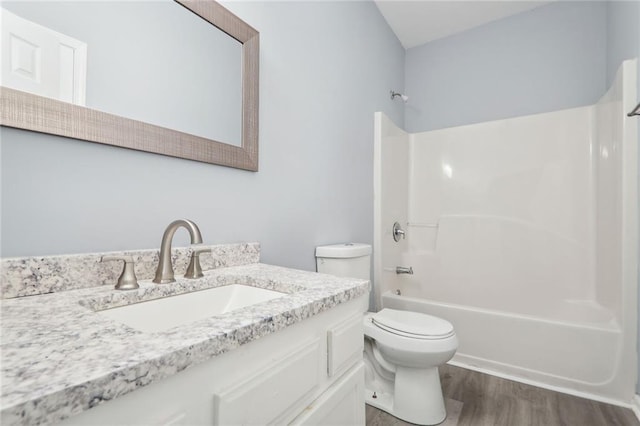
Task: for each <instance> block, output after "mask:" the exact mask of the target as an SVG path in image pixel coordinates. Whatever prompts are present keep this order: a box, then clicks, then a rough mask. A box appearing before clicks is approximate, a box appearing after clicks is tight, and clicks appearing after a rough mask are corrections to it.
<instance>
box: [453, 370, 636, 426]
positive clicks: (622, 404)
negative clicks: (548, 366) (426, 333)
mask: <svg viewBox="0 0 640 426" xmlns="http://www.w3.org/2000/svg"><path fill="white" fill-rule="evenodd" d="M447 364H450V365H453V366H456V367H461V368H466V369H467V370H473V371H477V372H479V373H484V374H488V375H490V376H496V377H500V378H501V379H507V380H511V381H514V382H519V383H524V384H526V385H531V386H536V387H538V388H543V389H549V390H552V391H555V392H560V393H565V394H568V395H573V396H577V397H579V398H584V399H590V400H592V401H598V402H604V403H605V404H610V405H615V406H618V407H624V408H629V409H631V410H633V412H634V413H635V415H636V417H638V419H639V420H640V395H635V398H634V399H633V403H631V404H630V403H628V402H624V401H620V400H617V399H613V398H607V397H603V396H600V395H595V394H592V393H589V392H581V391H577V390H574V389H569V388H565V387H562V386H554V385H549V384H547V383H543V382H539V381H536V380H531V379H525V378H522V377H518V376H515V375H511V374H506V373H500V372H497V371H494V370H490V369H487V368H482V367H477V366H475V365H471V364H467V363H465V362H460V361H454V360H451V361H449V362H447Z"/></svg>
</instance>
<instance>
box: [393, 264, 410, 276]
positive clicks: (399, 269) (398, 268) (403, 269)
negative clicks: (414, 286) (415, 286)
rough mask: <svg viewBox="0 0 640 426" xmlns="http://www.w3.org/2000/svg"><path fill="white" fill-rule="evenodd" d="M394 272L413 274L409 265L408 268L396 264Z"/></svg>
mask: <svg viewBox="0 0 640 426" xmlns="http://www.w3.org/2000/svg"><path fill="white" fill-rule="evenodd" d="M396 274H409V275H413V267H412V266H409V267H408V268H407V267H406V266H396Z"/></svg>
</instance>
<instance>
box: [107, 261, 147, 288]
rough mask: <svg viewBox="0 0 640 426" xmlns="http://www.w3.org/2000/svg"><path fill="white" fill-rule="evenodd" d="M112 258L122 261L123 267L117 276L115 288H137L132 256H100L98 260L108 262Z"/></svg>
mask: <svg viewBox="0 0 640 426" xmlns="http://www.w3.org/2000/svg"><path fill="white" fill-rule="evenodd" d="M112 260H122V261H124V269H123V270H122V273H121V274H120V277H119V278H118V283H117V284H116V287H115V288H116V290H135V289H136V288H139V287H140V286H139V285H138V278H136V272H135V270H134V269H133V257H131V256H102V257H101V258H100V262H108V261H112Z"/></svg>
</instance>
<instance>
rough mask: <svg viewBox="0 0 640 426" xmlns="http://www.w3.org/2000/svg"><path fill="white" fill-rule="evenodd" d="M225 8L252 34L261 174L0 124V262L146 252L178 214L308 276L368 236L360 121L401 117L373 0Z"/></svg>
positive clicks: (400, 56)
mask: <svg viewBox="0 0 640 426" xmlns="http://www.w3.org/2000/svg"><path fill="white" fill-rule="evenodd" d="M226 5H227V6H228V7H229V9H231V10H232V11H233V12H234V13H235V14H237V15H238V16H240V17H241V18H243V19H244V20H246V21H247V22H248V23H249V24H250V25H252V26H253V27H254V28H256V29H258V30H259V31H260V37H261V52H260V56H261V58H260V61H261V63H260V84H261V86H260V171H259V172H258V173H251V172H246V171H241V170H235V169H230V168H225V167H220V166H213V165H208V164H203V163H197V162H192V161H187V160H180V159H174V158H169V157H164V156H160V155H155V154H148V153H142V152H136V151H131V150H126V149H119V148H114V147H109V146H103V145H99V144H93V143H87V142H80V141H76V140H71V139H65V138H60V137H53V136H49V135H44V134H37V133H32V132H27V131H22V130H15V129H7V128H2V129H1V130H0V136H1V145H0V147H1V166H2V171H1V179H2V182H1V185H2V186H1V189H2V207H1V208H2V210H1V212H2V217H1V232H2V236H1V241H2V247H1V250H2V253H1V254H2V255H3V256H22V255H44V254H56V253H80V252H93V251H102V250H121V249H134V248H153V247H159V244H160V238H161V236H162V232H163V230H164V228H165V227H166V225H167V224H168V223H169V222H170V221H172V220H173V219H176V218H180V217H186V218H191V219H193V220H194V221H196V222H197V223H198V224H199V225H200V228H201V230H202V233H203V237H204V240H205V242H206V243H223V242H238V241H259V242H261V243H262V261H263V262H266V263H271V264H276V265H284V266H289V267H295V268H302V269H307V270H313V269H315V259H314V247H315V246H316V245H319V244H326V243H336V242H341V241H361V242H365V243H371V242H372V230H373V187H372V179H373V164H372V163H373V113H374V111H384V112H385V113H386V114H388V115H389V116H390V117H391V118H392V119H393V120H394V121H396V122H400V123H401V122H402V121H403V118H404V117H403V106H402V103H400V102H392V101H391V100H390V99H389V95H388V94H389V90H390V89H391V88H402V87H403V86H404V81H403V79H404V75H403V64H404V49H403V48H402V47H401V45H400V43H399V42H398V40H397V39H396V37H395V36H394V35H393V33H392V32H391V30H390V29H389V28H388V26H387V24H386V23H385V21H384V20H383V18H382V16H381V15H380V13H379V12H378V9H377V8H376V6H375V5H374V3H372V2H316V3H312V2H300V3H293V2H291V3H283V2H251V3H249V2H232V3H227V4H226ZM186 235H187V233H186V231H182V230H181V231H179V233H178V234H176V243H177V244H187V238H186Z"/></svg>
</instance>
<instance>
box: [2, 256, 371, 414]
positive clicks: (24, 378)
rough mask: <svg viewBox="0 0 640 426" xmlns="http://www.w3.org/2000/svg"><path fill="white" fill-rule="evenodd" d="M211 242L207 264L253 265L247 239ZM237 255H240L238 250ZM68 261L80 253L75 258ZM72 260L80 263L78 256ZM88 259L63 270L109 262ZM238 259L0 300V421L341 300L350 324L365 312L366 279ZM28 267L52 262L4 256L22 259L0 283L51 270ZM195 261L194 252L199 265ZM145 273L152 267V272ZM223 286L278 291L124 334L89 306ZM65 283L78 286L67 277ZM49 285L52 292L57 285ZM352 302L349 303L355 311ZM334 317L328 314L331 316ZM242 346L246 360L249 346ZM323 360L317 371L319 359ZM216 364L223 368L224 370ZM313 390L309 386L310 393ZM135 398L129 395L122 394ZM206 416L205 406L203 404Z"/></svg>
mask: <svg viewBox="0 0 640 426" xmlns="http://www.w3.org/2000/svg"><path fill="white" fill-rule="evenodd" d="M215 247H217V249H214V252H216V253H217V255H218V260H217V262H213V263H209V265H212V264H216V265H228V264H230V263H233V262H234V261H235V260H233V259H239V258H244V259H245V260H246V259H253V260H254V262H255V261H257V260H258V257H259V246H258V245H257V244H248V245H229V246H214V248H215ZM239 253H244V254H243V255H242V256H241V255H240V254H239ZM225 254H229V257H225ZM245 255H246V256H245ZM96 256H97V257H98V258H99V255H91V256H90V257H92V258H94V257H96ZM78 259H82V256H80V257H78ZM79 263H80V264H87V262H85V261H83V260H81V261H80V262H79ZM88 263H89V264H91V267H87V268H86V269H85V270H84V271H83V272H81V271H73V272H69V274H70V276H73V277H76V279H78V280H79V281H83V280H85V279H86V280H87V281H91V280H92V279H93V278H94V277H92V276H87V275H84V274H89V275H91V274H94V273H95V268H97V267H100V268H102V267H104V268H111V267H112V265H110V264H98V265H93V263H92V262H88ZM246 263H247V264H244V265H240V266H230V267H222V268H217V269H211V270H208V271H205V277H203V278H200V279H196V280H187V279H184V278H180V275H179V274H176V279H177V281H176V282H175V283H171V284H162V285H157V284H153V283H151V282H149V281H145V280H144V278H143V277H145V276H146V277H147V278H149V277H150V275H148V274H147V275H143V274H142V273H140V275H142V277H141V276H139V278H140V288H139V289H137V290H129V291H118V290H114V289H113V287H112V285H113V284H114V283H115V279H116V278H117V274H116V275H113V276H110V278H109V279H112V280H113V281H112V282H101V284H109V285H101V286H98V287H91V288H81V289H74V290H68V291H59V292H56V293H51V294H42V295H35V296H30V297H15V298H11V299H5V300H2V301H1V302H0V308H1V327H2V328H1V331H2V347H1V356H2V375H1V377H0V380H1V383H2V395H1V397H0V404H1V408H0V409H1V412H0V414H1V420H2V424H7V425H8V424H29V425H32V424H48V423H55V422H59V421H61V420H63V419H65V418H68V417H69V416H73V415H74V414H78V413H81V412H83V411H85V410H88V409H89V408H92V407H95V406H97V405H99V404H102V403H103V402H105V401H109V400H112V399H114V398H118V397H120V396H122V395H125V394H129V393H130V392H131V391H133V390H136V389H138V388H141V387H145V386H147V385H149V384H152V383H154V382H158V381H159V380H160V379H164V378H167V377H169V376H173V375H175V374H176V373H178V372H181V371H182V370H184V369H186V368H187V367H191V366H194V365H196V364H202V363H203V362H205V361H207V360H210V359H212V358H214V357H218V356H221V355H223V354H225V353H227V352H229V351H231V350H234V349H237V348H239V347H244V345H247V344H251V343H252V342H253V343H255V344H257V342H254V341H256V340H259V339H260V340H259V341H260V342H262V340H268V339H266V336H270V335H280V333H276V332H278V331H281V330H285V329H289V328H291V327H293V326H296V325H297V324H299V323H301V322H302V323H303V324H304V323H306V322H307V321H304V320H306V319H309V318H311V317H316V316H318V318H329V317H327V315H335V314H331V312H333V311H334V309H337V310H339V309H345V308H341V307H340V306H341V305H345V306H347V305H349V306H354V307H352V308H349V309H352V310H355V312H358V315H357V319H358V320H359V318H361V316H360V315H361V313H362V311H363V310H365V309H366V299H367V293H368V290H369V282H368V281H366V280H358V279H346V278H337V277H331V276H327V275H322V274H316V273H312V272H305V271H297V270H292V269H287V268H282V267H277V266H270V265H264V264H260V263H249V262H246ZM35 264H39V265H55V264H56V261H54V260H52V259H51V258H38V259H30V260H23V261H18V260H7V261H5V263H4V265H22V266H19V268H18V269H19V270H20V271H22V272H21V274H22V275H21V274H20V273H18V272H16V267H13V268H9V271H3V288H5V289H19V288H24V287H21V286H22V285H23V284H22V282H33V281H34V280H35V281H37V282H49V278H51V276H53V275H54V274H57V273H58V271H60V270H61V269H59V268H57V267H51V268H50V269H48V270H47V272H46V273H45V272H43V268H42V266H41V267H40V269H39V271H40V272H39V273H41V274H42V276H41V277H33V276H31V278H29V277H27V276H26V275H28V274H27V273H26V272H25V271H28V270H31V271H32V274H34V273H36V271H38V268H37V267H35V268H30V267H27V266H24V265H35ZM205 264H206V262H205V260H204V258H203V266H204V265H205ZM138 266H140V265H138ZM142 269H144V268H142ZM148 269H149V270H150V271H153V268H148ZM18 276H20V277H21V278H20V279H21V282H5V280H6V279H7V277H18ZM102 279H103V278H101V280H102ZM63 281H64V280H63ZM227 284H246V285H250V286H254V287H260V288H265V289H271V290H277V291H281V292H283V293H286V294H284V295H283V297H280V298H277V299H273V300H269V301H266V302H262V303H258V304H255V305H252V306H248V307H245V308H242V309H239V310H237V311H234V312H231V313H227V314H223V315H217V316H213V317H210V318H206V319H203V320H199V321H196V322H194V323H190V324H186V325H184V326H177V327H174V328H172V329H169V330H167V331H164V332H156V333H143V332H140V331H137V330H134V329H132V328H129V327H127V326H125V325H123V324H122V323H119V322H116V321H113V320H110V319H108V318H105V317H104V316H102V315H100V314H99V313H97V312H95V311H96V310H100V309H105V308H109V307H115V306H121V305H126V304H130V303H134V302H139V301H145V300H151V299H154V298H159V297H164V296H168V295H175V294H180V293H184V292H191V291H196V290H203V289H207V288H213V287H218V286H223V285H227ZM70 286H71V287H78V286H81V285H78V284H77V283H72V282H70ZM52 288H55V289H56V290H57V289H58V288H59V286H54V287H52ZM350 303H351V304H350ZM353 303H356V304H357V305H358V306H357V307H355V306H356V305H353ZM336 312H338V311H336ZM340 312H342V311H340ZM345 312H346V311H345ZM167 314H168V315H170V313H167ZM323 315H324V317H323ZM338 319H339V317H338V318H334V320H335V321H337V320H338ZM314 321H316V320H314ZM318 321H319V320H318ZM317 327H320V328H322V327H326V326H325V325H318V326H317ZM294 328H295V327H294ZM320 328H319V329H320ZM298 333H299V332H298ZM261 338H262V339H261ZM316 340H318V341H319V342H320V343H318V344H316V345H315V346H313V348H316V349H318V348H319V350H322V344H323V343H322V339H316ZM324 341H326V337H325V339H324ZM324 344H325V346H324V348H325V349H324V350H325V353H326V343H324ZM318 345H319V346H318ZM280 346H282V343H281V344H280ZM356 349H358V348H356ZM247 350H248V351H249V352H250V353H253V354H254V355H253V356H255V353H256V352H255V351H251V350H249V349H247ZM314 350H315V349H314ZM359 351H360V356H361V353H362V349H361V348H359ZM305 353H306V352H305ZM259 356H260V357H263V358H264V357H266V358H269V355H268V353H260V355H259ZM227 358H229V357H227ZM232 358H233V357H232ZM304 359H307V358H304ZM314 359H315V358H314ZM324 360H325V361H324V362H325V367H324V371H325V372H326V357H325V358H324ZM360 362H361V359H360ZM205 364H206V363H205ZM226 369H227V370H229V367H227V368H226ZM354 374H355V373H354ZM318 377H321V376H318ZM354 377H355V376H354ZM358 377H359V376H358ZM232 378H233V376H232ZM318 389H320V388H319V387H318V388H316V387H314V388H313V390H314V391H317V392H319V390H318ZM141 392H142V391H141ZM317 392H316V394H314V393H313V392H311V393H309V398H311V397H317ZM135 394H137V392H136V393H134V394H132V395H135ZM314 395H315V396H314ZM354 395H355V394H354ZM221 398H222V397H221ZM209 399H211V396H209ZM117 401H118V400H116V401H114V402H113V403H115V402H117ZM224 401H225V400H224V398H223V399H220V400H219V401H218V404H223V405H224ZM107 406H109V404H106V405H105V407H107ZM92 411H93V410H92ZM92 411H89V412H87V413H90V412H92ZM116 411H117V410H116ZM207 412H212V411H211V410H210V409H209V410H208V411H207ZM220 413H222V411H219V412H218V414H217V415H222V414H220ZM228 413H229V411H228V410H227V414H228ZM147 421H150V420H147Z"/></svg>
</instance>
